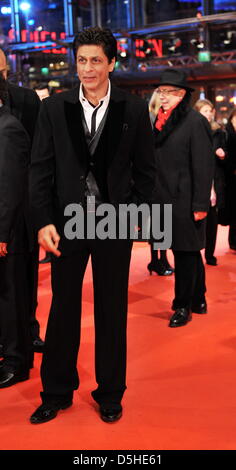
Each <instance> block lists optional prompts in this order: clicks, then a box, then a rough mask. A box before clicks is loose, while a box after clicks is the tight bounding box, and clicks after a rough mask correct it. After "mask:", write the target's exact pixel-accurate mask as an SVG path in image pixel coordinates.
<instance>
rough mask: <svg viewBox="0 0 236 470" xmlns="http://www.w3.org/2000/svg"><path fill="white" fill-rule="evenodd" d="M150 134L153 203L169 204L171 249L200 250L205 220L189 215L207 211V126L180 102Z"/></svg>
mask: <svg viewBox="0 0 236 470" xmlns="http://www.w3.org/2000/svg"><path fill="white" fill-rule="evenodd" d="M154 134H155V147H156V152H155V153H156V163H157V184H156V187H157V195H156V201H157V202H158V203H161V204H172V249H174V250H180V251H182V250H183V251H198V250H201V249H202V248H203V247H204V244H205V220H201V221H198V222H195V221H194V217H193V212H194V211H203V212H205V211H208V210H209V203H210V191H211V185H212V179H213V170H214V158H213V151H212V138H211V129H210V126H209V124H208V122H207V120H206V118H205V117H204V116H202V115H201V114H200V113H198V112H197V111H194V110H193V109H191V108H190V107H189V106H188V101H187V99H186V100H185V99H184V100H183V101H182V102H181V103H180V104H179V105H178V106H177V107H176V108H175V109H174V111H173V112H172V114H171V116H170V117H169V119H168V120H167V122H166V124H165V126H164V127H163V129H162V131H158V130H157V129H156V128H154Z"/></svg>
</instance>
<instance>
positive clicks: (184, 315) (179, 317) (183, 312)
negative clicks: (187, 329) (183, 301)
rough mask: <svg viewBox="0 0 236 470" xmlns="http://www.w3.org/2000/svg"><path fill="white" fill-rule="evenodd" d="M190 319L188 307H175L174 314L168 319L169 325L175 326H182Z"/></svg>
mask: <svg viewBox="0 0 236 470" xmlns="http://www.w3.org/2000/svg"><path fill="white" fill-rule="evenodd" d="M190 320H192V314H191V312H190V310H189V309H188V308H177V309H176V311H175V313H174V315H172V317H171V319H170V323H169V326H170V327H171V328H175V327H177V326H184V325H186V323H188V322H189V321H190Z"/></svg>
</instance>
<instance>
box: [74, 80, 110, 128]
mask: <svg viewBox="0 0 236 470" xmlns="http://www.w3.org/2000/svg"><path fill="white" fill-rule="evenodd" d="M110 95H111V83H110V80H108V90H107V94H106V96H104V98H101V99H100V100H99V103H98V105H97V106H96V107H94V106H93V105H92V104H90V102H89V101H88V100H87V98H85V96H84V92H83V86H82V83H81V84H80V89H79V100H80V103H81V104H82V106H83V110H84V117H85V120H86V124H87V126H88V130H89V132H90V133H91V128H92V115H93V113H94V111H96V110H97V111H96V113H95V114H96V126H95V131H97V129H98V126H99V124H100V122H101V120H102V118H103V116H104V114H105V112H106V110H107V107H108V104H109V101H110Z"/></svg>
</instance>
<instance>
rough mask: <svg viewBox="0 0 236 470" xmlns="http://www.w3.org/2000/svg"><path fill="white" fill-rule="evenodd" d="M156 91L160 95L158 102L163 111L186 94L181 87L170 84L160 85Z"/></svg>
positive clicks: (175, 103)
mask: <svg viewBox="0 0 236 470" xmlns="http://www.w3.org/2000/svg"><path fill="white" fill-rule="evenodd" d="M156 91H157V93H158V95H159V97H160V103H161V106H162V108H163V109H164V111H168V109H170V108H172V106H175V105H177V104H178V103H179V102H180V101H181V100H182V98H183V97H184V95H185V94H186V91H185V90H184V89H183V88H177V87H175V86H171V85H161V86H160V87H158V88H157V90H156Z"/></svg>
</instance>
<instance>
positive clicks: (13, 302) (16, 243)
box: [0, 72, 33, 388]
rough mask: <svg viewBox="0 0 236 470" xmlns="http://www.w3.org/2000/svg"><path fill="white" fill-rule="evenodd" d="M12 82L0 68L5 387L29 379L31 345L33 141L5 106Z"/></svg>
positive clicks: (1, 380)
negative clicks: (29, 218) (30, 177)
mask: <svg viewBox="0 0 236 470" xmlns="http://www.w3.org/2000/svg"><path fill="white" fill-rule="evenodd" d="M7 99H8V93H7V82H6V80H5V78H4V77H3V74H2V72H0V142H1V146H0V328H1V341H2V344H3V360H2V361H1V363H0V388H6V387H10V386H12V385H14V384H16V383H17V382H22V381H23V380H27V379H28V378H29V369H30V367H31V366H32V362H33V357H32V347H31V345H30V323H29V302H30V296H29V294H30V291H29V284H28V258H29V255H30V253H29V251H30V238H31V237H30V234H29V232H28V227H27V223H26V214H27V206H28V166H29V160H30V139H29V136H28V135H27V133H26V131H25V129H24V127H23V126H22V124H21V123H20V122H19V120H18V119H16V118H15V117H14V116H12V115H11V113H10V112H9V109H8V108H7V107H6V106H5V104H6V102H7Z"/></svg>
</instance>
